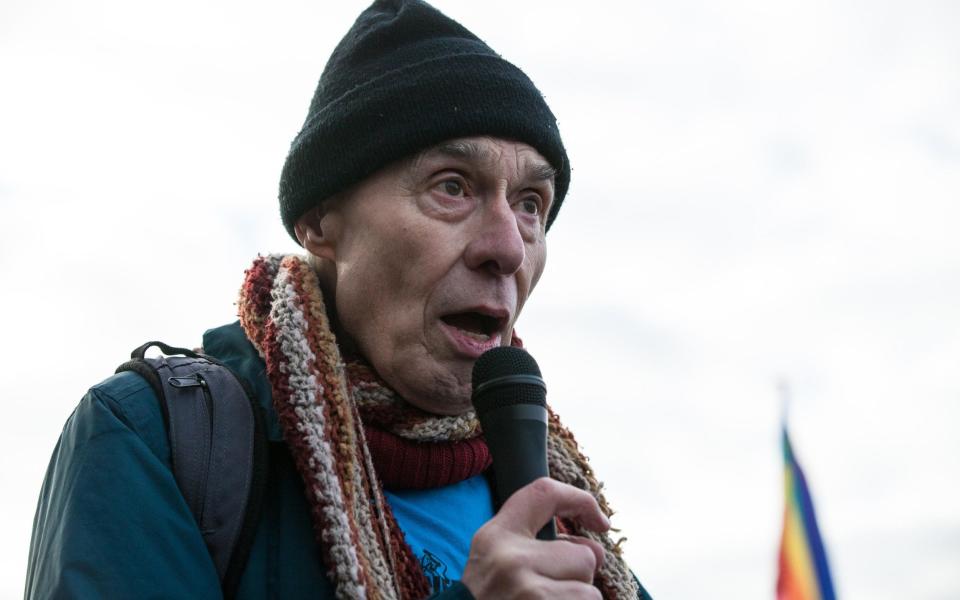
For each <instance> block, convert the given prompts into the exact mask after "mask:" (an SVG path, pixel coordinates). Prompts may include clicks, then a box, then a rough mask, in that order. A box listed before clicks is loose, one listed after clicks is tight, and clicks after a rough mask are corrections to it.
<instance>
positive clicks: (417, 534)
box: [26, 0, 645, 599]
mask: <svg viewBox="0 0 960 600" xmlns="http://www.w3.org/2000/svg"><path fill="white" fill-rule="evenodd" d="M569 177H570V167H569V164H568V161H567V156H566V152H565V150H564V147H563V144H562V142H561V139H560V135H559V131H558V130H557V127H556V120H555V118H554V117H553V115H552V113H551V112H550V110H549V108H548V107H547V105H546V104H545V103H544V101H543V98H542V97H541V95H540V93H539V92H538V91H537V90H536V88H535V87H534V86H533V84H532V83H531V82H530V80H529V79H528V78H527V77H526V76H525V75H524V74H523V73H522V72H521V71H520V70H519V69H517V68H516V67H514V66H513V65H511V64H510V63H508V62H506V61H505V60H503V59H501V58H500V57H499V56H497V55H496V54H495V53H494V52H493V51H492V50H491V49H490V48H489V47H488V46H486V45H485V44H484V43H483V42H481V41H480V40H479V39H477V38H476V37H475V36H473V34H471V33H470V32H469V31H467V30H466V29H464V28H463V27H462V26H460V25H459V24H458V23H456V22H454V21H452V20H450V19H448V18H447V17H445V16H444V15H442V14H440V13H439V12H437V11H436V10H435V9H433V8H432V7H430V6H429V5H426V4H424V3H422V2H419V1H416V0H378V1H377V2H375V3H374V5H373V6H371V7H370V8H369V9H368V10H366V11H365V12H364V13H363V14H361V15H360V17H359V18H358V19H357V21H356V23H355V24H354V26H353V28H352V29H351V30H350V32H348V33H347V35H346V37H345V38H344V39H343V40H342V41H341V43H340V44H339V45H338V47H337V48H336V49H335V50H334V52H333V55H332V56H331V58H330V61H329V62H328V64H327V66H326V68H325V70H324V73H323V75H322V77H321V79H320V83H319V85H318V88H317V91H316V93H315V95H314V98H313V102H312V103H311V106H310V110H309V113H308V116H307V119H306V122H305V123H304V126H303V129H302V131H301V132H300V134H299V135H298V136H297V138H296V139H295V140H294V142H293V144H292V146H291V150H290V154H289V156H288V158H287V162H286V164H285V166H284V170H283V174H282V177H281V183H280V208H281V216H282V219H283V222H284V224H285V226H286V227H287V230H288V231H289V232H290V233H291V234H292V235H293V236H294V237H295V238H296V239H297V241H298V242H299V243H300V244H301V245H302V246H303V248H304V249H305V251H306V253H307V257H306V258H301V257H298V256H287V257H282V256H271V257H266V258H258V259H257V260H256V261H255V262H254V264H253V266H252V267H251V268H250V269H249V270H248V271H247V274H246V279H245V281H244V283H243V287H242V290H241V294H240V301H239V303H238V305H239V312H240V321H239V323H235V324H233V325H228V326H225V327H221V328H218V329H213V330H211V331H208V332H207V333H206V334H205V335H204V351H205V352H206V353H207V354H210V355H212V356H215V357H217V358H219V359H220V360H221V361H223V362H224V363H225V364H227V365H228V366H230V367H231V368H232V369H233V370H234V371H236V372H237V373H238V374H239V375H240V376H241V377H242V378H244V379H245V380H247V381H248V382H249V383H250V384H251V386H252V387H253V388H254V390H255V393H256V396H257V399H258V400H259V402H260V404H261V405H262V407H263V409H264V411H265V413H266V420H267V429H268V438H269V441H270V444H269V445H270V450H269V456H270V461H269V484H268V487H267V493H266V499H265V502H264V507H263V513H262V516H261V518H260V522H259V523H258V525H257V529H256V535H255V538H254V541H253V546H252V549H251V551H250V555H249V559H248V561H247V563H246V565H245V569H244V570H243V573H242V576H241V578H240V581H239V588H238V591H237V596H238V597H241V598H263V597H279V598H297V597H304V598H306V597H310V598H318V597H319V598H328V597H330V598H332V597H338V598H368V597H369V598H424V597H427V596H429V595H431V594H434V595H436V597H438V598H471V597H475V598H480V599H484V598H514V597H521V596H522V597H544V598H545V597H551V598H552V597H557V598H560V597H562V598H596V597H601V596H603V597H608V598H615V597H616V598H636V597H645V593H644V592H643V591H642V588H640V587H639V584H638V583H637V582H636V580H635V579H634V578H633V576H632V574H631V573H630V571H629V569H627V568H626V566H625V565H624V564H623V561H622V558H621V557H620V552H619V548H618V545H617V543H616V542H615V541H614V540H612V539H611V538H610V536H608V535H607V534H606V533H605V532H606V530H607V529H608V528H609V522H608V520H607V516H608V515H609V514H610V512H611V511H610V509H609V507H608V506H607V505H606V502H605V501H604V500H603V497H602V495H601V493H600V489H599V487H600V486H599V483H598V482H597V480H596V479H595V478H594V476H593V474H592V471H591V470H590V468H589V466H588V465H587V463H586V460H585V459H584V457H583V456H582V454H581V453H580V451H579V449H578V448H577V446H576V442H575V441H573V438H572V436H571V435H570V433H569V432H568V431H567V430H566V429H565V428H564V427H563V426H562V425H561V424H560V422H559V420H558V419H557V418H556V417H555V416H551V423H550V435H549V449H548V452H549V462H550V468H551V476H552V478H550V479H548V478H543V479H540V480H537V481H535V482H534V483H532V484H530V485H528V486H527V487H525V488H523V489H521V490H520V491H518V492H517V493H516V494H514V495H513V496H512V497H511V498H510V499H509V500H508V501H507V502H506V503H505V504H504V505H503V506H502V508H501V509H500V510H499V512H496V513H494V507H493V500H492V495H491V490H490V485H489V483H488V481H487V479H486V477H485V475H484V473H485V472H486V471H487V470H488V468H489V464H490V460H489V453H488V451H487V449H486V446H485V444H484V442H483V439H482V437H481V435H480V434H481V432H480V430H479V426H478V424H477V420H476V418H475V416H474V414H473V412H472V410H471V404H470V375H471V370H472V366H473V363H474V361H475V360H476V359H477V357H479V356H480V354H482V353H483V352H485V351H486V350H488V349H490V348H493V347H496V346H504V345H510V344H514V345H519V340H518V338H516V336H515V335H514V331H513V325H514V323H515V321H516V319H517V317H518V316H519V314H520V311H521V309H522V308H523V305H524V302H525V301H526V299H527V297H528V296H529V294H530V293H531V292H532V290H533V288H534V287H535V285H536V283H537V280H538V279H539V277H540V275H541V273H542V272H543V268H544V264H545V261H546V241H545V235H546V231H547V229H548V228H549V227H550V225H551V223H552V222H553V220H554V219H555V218H556V216H557V212H558V210H559V208H560V205H561V203H562V201H563V199H564V196H565V194H566V190H567V186H568V183H569ZM170 455H171V449H170V443H169V440H168V437H167V434H166V432H165V431H164V425H163V417H162V415H161V411H160V409H159V407H158V403H157V400H156V398H155V396H154V394H153V392H152V390H151V388H150V387H149V386H148V385H147V384H146V382H145V381H144V380H143V379H142V378H140V377H139V376H138V375H136V374H133V373H121V374H119V375H116V376H114V377H112V378H110V379H108V380H106V381H105V382H103V383H101V384H100V385H98V386H95V387H94V388H92V389H91V390H90V392H89V393H88V394H87V396H86V397H85V398H84V399H83V401H81V403H80V405H79V406H78V408H77V410H76V411H75V413H74V414H73V415H72V416H71V418H70V420H69V421H68V423H67V425H66V427H65V428H64V432H63V435H62V436H61V440H60V443H59V444H58V447H57V450H56V451H55V453H54V457H53V459H52V461H51V466H50V469H49V471H48V473H47V478H46V480H45V482H44V487H43V490H42V492H41V499H40V504H39V507H38V511H37V518H36V521H35V525H34V536H33V542H32V544H31V552H30V565H29V569H28V574H27V584H26V585H27V587H26V595H27V596H28V597H38V598H39V597H43V598H45V597H53V596H57V597H61V596H62V597H110V598H114V597H116V598H121V597H140V596H145V595H147V596H157V597H164V598H166V597H170V598H180V597H190V598H198V597H217V596H219V595H220V594H221V590H220V582H219V581H218V578H217V573H216V572H215V570H214V567H213V564H212V562H211V559H210V556H209V554H208V552H207V549H206V547H205V546H204V542H203V539H202V536H201V533H200V531H199V530H198V527H197V525H196V522H195V521H194V519H193V516H192V515H191V513H190V511H189V509H188V507H187V505H186V503H185V502H184V500H183V497H182V495H181V494H180V491H179V490H178V488H177V485H176V481H175V480H174V478H173V476H172V474H171V471H170ZM552 516H557V517H558V519H559V524H560V528H561V530H562V531H563V532H565V535H564V536H563V537H562V539H560V540H557V541H550V542H546V541H539V540H537V539H536V538H535V534H536V532H537V531H538V530H539V529H540V527H541V526H542V525H543V524H544V523H545V522H546V521H547V520H548V519H549V518H550V517H552Z"/></svg>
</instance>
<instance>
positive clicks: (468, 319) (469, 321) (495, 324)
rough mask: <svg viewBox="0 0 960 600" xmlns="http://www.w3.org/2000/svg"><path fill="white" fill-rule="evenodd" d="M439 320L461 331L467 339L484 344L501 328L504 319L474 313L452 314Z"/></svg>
mask: <svg viewBox="0 0 960 600" xmlns="http://www.w3.org/2000/svg"><path fill="white" fill-rule="evenodd" d="M440 320H441V321H443V322H444V323H446V324H447V325H449V326H451V327H455V328H457V329H459V330H460V331H462V332H463V333H464V334H465V335H467V336H468V337H470V338H472V339H475V340H477V341H479V342H485V341H487V340H489V339H490V337H491V336H493V335H494V334H496V333H498V332H499V331H500V330H501V329H502V328H503V323H504V319H502V318H499V317H495V316H493V315H487V314H483V313H479V312H475V311H466V312H462V313H454V314H451V315H446V316H444V317H440Z"/></svg>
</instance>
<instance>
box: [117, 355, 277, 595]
mask: <svg viewBox="0 0 960 600" xmlns="http://www.w3.org/2000/svg"><path fill="white" fill-rule="evenodd" d="M151 346H157V347H159V348H160V349H161V350H162V351H163V352H164V353H166V354H182V355H184V356H166V357H164V356H161V357H159V358H145V352H146V350H147V349H148V348H149V347H151ZM131 358H132V360H130V361H129V362H127V363H124V364H123V365H121V366H120V368H118V369H117V372H118V373H119V372H121V371H134V372H136V373H138V374H140V375H141V376H143V377H144V378H145V379H146V380H147V381H148V382H149V383H150V385H151V387H153V389H154V391H155V392H156V395H157V398H158V399H159V401H160V406H161V410H162V411H163V417H164V422H165V424H166V426H167V435H168V437H169V440H170V451H171V462H172V463H173V475H174V477H175V478H176V480H177V486H178V487H179V488H180V492H181V493H182V494H183V497H184V499H185V500H186V502H187V505H188V506H189V507H190V512H191V513H193V516H194V519H196V521H197V525H198V526H199V528H200V532H201V533H202V534H203V539H204V542H205V543H206V545H207V549H208V550H209V552H210V556H211V557H212V558H213V563H214V565H215V567H216V569H217V574H218V575H219V576H220V582H221V585H222V587H223V591H224V596H225V597H227V598H230V597H233V596H234V595H235V594H236V589H237V586H238V585H239V582H240V576H241V575H242V573H243V569H244V567H245V565H246V562H247V558H248V556H249V554H250V547H251V546H252V545H253V536H254V534H255V532H256V531H255V530H256V526H257V522H258V520H259V516H260V509H261V507H262V503H263V493H264V491H265V487H266V465H267V456H266V434H265V430H264V424H263V415H262V414H261V410H260V406H259V405H258V404H257V402H256V399H255V397H254V395H253V394H252V393H251V391H250V389H249V387H248V386H247V384H246V382H245V381H244V380H243V379H242V378H239V377H237V376H236V374H235V373H233V371H231V370H230V369H229V368H228V367H227V366H226V365H224V364H222V363H220V362H219V361H217V360H216V359H214V358H213V357H210V356H206V355H204V354H201V353H198V352H194V351H191V350H187V349H185V348H174V347H171V346H167V345H166V344H163V343H161V342H148V343H147V344H144V345H143V346H140V347H139V348H137V349H136V350H134V351H133V352H132V353H131Z"/></svg>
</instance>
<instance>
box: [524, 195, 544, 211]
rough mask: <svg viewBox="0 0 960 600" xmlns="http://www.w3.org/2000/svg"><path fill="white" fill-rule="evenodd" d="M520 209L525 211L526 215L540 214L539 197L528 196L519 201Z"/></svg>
mask: <svg viewBox="0 0 960 600" xmlns="http://www.w3.org/2000/svg"><path fill="white" fill-rule="evenodd" d="M520 210H522V211H523V212H525V213H527V214H528V215H539V214H540V197H539V196H528V197H526V198H524V199H523V200H521V201H520Z"/></svg>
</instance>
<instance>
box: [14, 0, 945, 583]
mask: <svg viewBox="0 0 960 600" xmlns="http://www.w3.org/2000/svg"><path fill="white" fill-rule="evenodd" d="M437 4H438V6H439V7H440V8H441V9H442V10H444V11H445V12H447V13H448V14H449V15H451V16H453V17H455V18H457V19H458V20H460V21H461V22H463V23H464V24H465V25H466V26H467V27H468V28H470V29H471V30H473V31H474V32H475V33H477V34H478V35H479V36H480V37H482V38H483V39H485V40H486V41H487V42H488V43H489V44H490V45H491V46H492V47H493V48H494V49H496V50H497V51H498V52H500V53H501V54H502V55H503V56H504V57H506V58H507V59H509V60H511V61H513V62H515V63H516V64H518V65H519V66H521V67H522V68H523V69H524V70H525V71H526V72H527V73H528V74H529V75H530V76H531V77H532V78H533V80H534V81H535V82H536V83H537V85H538V86H539V87H540V89H541V91H542V92H543V93H544V94H545V96H546V98H547V101H548V102H549V103H550V105H551V107H552V108H553V110H554V112H555V113H556V114H557V116H558V118H559V120H560V127H561V131H562V133H563V135H564V140H565V142H566V145H567V147H568V149H569V152H570V157H571V161H572V164H573V179H572V185H571V189H570V193H569V195H568V197H567V200H566V202H565V203H564V208H563V210H562V211H561V213H560V216H559V218H558V220H557V222H556V224H555V226H554V227H553V228H552V230H551V232H550V235H549V237H548V244H549V254H550V257H549V260H548V265H547V271H546V274H545V275H544V278H543V279H542V280H541V283H540V285H539V287H538V289H537V290H536V292H535V293H534V294H533V296H532V298H531V300H530V302H529V303H528V305H527V308H526V309H525V313H524V315H523V317H521V321H520V325H519V327H518V330H519V332H520V334H521V335H522V337H523V339H524V341H525V343H526V345H527V347H528V349H529V350H530V351H531V353H533V354H534V356H536V357H537V359H538V361H539V363H540V365H541V367H542V369H543V371H544V375H545V377H546V378H547V382H548V385H549V388H550V396H549V399H550V401H551V402H552V404H553V405H554V407H555V408H556V410H557V411H558V412H559V413H560V414H561V415H562V417H563V419H564V421H565V422H566V423H567V425H569V426H570V427H571V428H572V429H573V430H574V431H575V432H576V433H577V434H578V437H579V439H580V441H581V443H582V444H583V445H584V446H585V448H586V452H587V454H588V455H589V456H590V457H591V458H592V460H593V463H594V465H595V467H596V470H597V472H598V473H599V475H600V476H601V478H603V479H604V480H605V481H606V484H607V488H608V493H609V497H610V500H611V503H612V504H613V505H614V507H615V508H617V509H618V511H619V512H618V514H617V515H616V517H615V518H614V525H615V526H618V527H620V528H621V529H622V530H623V532H624V534H625V535H626V536H627V537H628V542H627V544H626V550H627V556H628V559H629V562H630V564H631V565H632V566H633V568H634V569H635V570H636V571H637V573H638V574H639V575H640V577H641V579H642V580H643V581H644V583H645V585H646V586H647V587H648V588H650V590H651V592H652V593H653V594H654V595H655V596H656V597H658V598H707V597H711V598H748V599H758V600H759V599H768V598H772V597H773V588H774V583H775V578H776V569H775V567H776V556H777V546H778V543H779V535H780V526H781V517H782V507H783V493H782V472H781V462H780V461H781V457H780V448H779V445H778V443H779V438H778V428H779V424H780V418H781V404H780V400H779V399H778V396H777V388H776V383H777V381H778V380H781V379H782V380H785V381H787V382H788V384H789V386H790V390H791V395H792V401H791V403H790V409H789V421H790V427H791V431H792V435H793V438H794V447H795V450H796V452H797V454H798V456H799V458H800V460H801V461H802V463H803V464H804V466H805V468H806V471H807V475H808V479H809V482H810V483H811V486H812V492H813V495H814V499H815V502H816V505H817V509H818V513H819V516H820V523H821V530H822V533H823V536H824V538H825V541H826V544H827V549H828V553H829V557H830V562H831V565H832V567H833V572H834V579H835V584H836V587H837V591H838V595H839V597H841V598H845V599H846V598H849V599H853V598H871V599H876V600H885V599H898V600H899V599H902V598H911V599H930V600H947V599H956V598H958V597H960V567H958V565H960V508H958V507H960V477H958V474H960V436H958V435H957V433H956V428H957V425H958V423H960V369H958V360H960V235H958V229H960V35H958V31H960V4H958V3H956V2H952V1H941V2H933V1H922V0H920V1H917V0H912V1H910V2H907V1H905V0H902V1H872V2H866V1H852V0H844V1H832V2H827V1H825V0H821V1H816V0H815V1H810V0H804V1H802V2H801V1H799V0H797V1H773V2H771V1H760V0H756V1H752V2H751V1H743V2H724V3H718V2H708V1H706V0H679V1H677V0H675V1H671V2H665V1H658V2H639V3H637V2H629V3H627V2H622V3H619V2H606V1H602V0H601V1H597V2H589V3H582V2H579V3H565V2H533V1H529V2H517V1H516V0H514V1H510V2H507V1H499V0H498V1H486V2H467V1H456V0H447V1H443V2H438V3H437ZM365 5H366V3H365V2H345V1H343V2H336V3H333V2H284V1H278V2H274V3H271V4H269V5H268V4H266V3H262V2H256V3H247V2H218V3H213V2H185V1H181V0H174V1H172V2H165V3H159V4H158V3H144V2H130V1H126V2H122V1H120V0H92V1H90V2H83V3H80V2H58V1H56V0H35V1H30V2H27V1H25V0H13V1H11V0H7V1H5V2H4V3H3V4H2V5H0V207H2V212H0V281H2V282H3V283H2V285H3V287H2V295H0V309H2V313H3V315H4V317H5V319H4V320H5V323H6V324H5V326H4V327H3V336H2V344H0V361H2V364H3V365H4V366H5V368H4V369H3V371H2V373H0V397H2V398H3V401H4V404H5V407H6V416H5V418H3V419H2V420H0V466H2V476H3V482H4V484H3V485H4V490H5V493H4V494H3V496H4V497H3V500H2V502H3V510H2V511H0V513H2V514H0V540H2V542H0V597H16V596H20V595H22V589H23V577H24V573H25V568H26V554H27V546H28V543H29V536H30V528H31V522H32V518H33V512H34V509H35V504H36V497H37V493H38V491H39V487H40V483H41V481H42V478H43V472H44V469H45V468H46V464H47V461H48V459H49V456H50V453H51V451H52V449H53V446H54V444H55V443H56V440H57V436H58V434H59V432H60V429H61V427H62V425H63V422H64V421H65V420H66V418H67V417H68V416H69V414H70V411H71V410H72V409H73V407H74V406H75V404H76V403H77V401H78V400H79V399H80V398H81V396H82V395H83V393H84V392H85V390H86V389H87V388H88V387H89V386H90V385H92V384H93V383H96V382H97V381H99V380H100V379H102V378H104V377H106V376H108V375H109V374H110V373H112V372H113V369H114V368H115V367H116V366H117V365H118V364H119V363H121V362H123V361H124V359H125V357H126V356H127V355H128V353H129V351H130V350H131V349H132V348H133V347H135V346H137V345H139V344H140V343H142V342H143V341H145V340H147V339H158V338H159V339H163V340H165V341H167V342H170V343H173V344H175V345H190V344H196V343H198V342H199V339H200V336H201V334H202V332H203V331H204V330H205V329H207V328H210V327H213V326H216V325H219V324H222V323H226V322H229V321H231V320H233V319H234V318H235V314H236V309H235V306H234V305H233V302H234V300H235V298H236V295H237V291H238V289H239V285H240V281H241V278H242V276H243V269H244V268H245V267H246V266H248V265H249V263H250V262H251V261H252V260H253V258H254V257H255V256H256V254H257V253H258V252H260V253H268V252H292V251H295V250H296V249H297V247H296V246H295V245H294V244H293V242H292V241H291V240H290V239H289V238H287V236H286V233H285V232H284V231H283V228H282V227H281V225H280V222H279V217H278V210H277V202H276V190H277V181H278V178H279V172H280V167H281V165H282V162H283V159H284V157H285V155H286V151H287V148H288V146H289V143H290V140H291V139H292V138H293V136H294V135H295V134H296V132H297V131H298V129H299V127H300V125H301V123H302V121H303V117H304V115H305V114H306V109H307V105H308V103H309V99H310V96H311V94H312V92H313V88H314V86H315V84H316V80H317V78H318V77H319V74H320V71H321V70H322V68H323V65H324V63H325V62H326V59H327V56H328V55H329V53H330V51H331V50H332V48H333V46H334V45H335V44H336V42H337V41H338V40H339V39H340V37H341V36H342V35H343V33H345V32H346V30H347V29H348V28H349V26H350V24H351V23H352V21H353V19H354V18H355V17H356V15H357V14H358V13H359V12H360V11H361V10H362V9H363V8H364V7H365Z"/></svg>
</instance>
